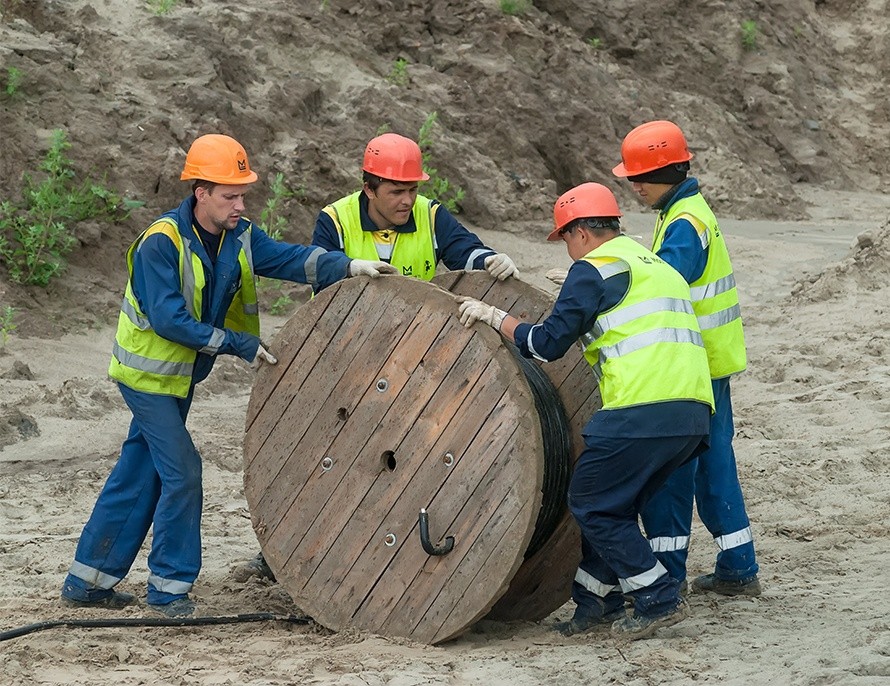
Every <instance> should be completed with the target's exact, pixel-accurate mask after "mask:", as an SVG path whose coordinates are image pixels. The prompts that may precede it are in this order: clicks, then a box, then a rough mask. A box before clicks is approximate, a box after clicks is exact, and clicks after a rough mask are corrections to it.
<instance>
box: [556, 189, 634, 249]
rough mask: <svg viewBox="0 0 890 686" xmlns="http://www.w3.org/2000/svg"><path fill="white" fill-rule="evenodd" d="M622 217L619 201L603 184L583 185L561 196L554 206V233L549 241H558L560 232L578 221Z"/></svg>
mask: <svg viewBox="0 0 890 686" xmlns="http://www.w3.org/2000/svg"><path fill="white" fill-rule="evenodd" d="M620 216H621V210H619V209H618V201H617V200H615V196H614V194H613V193H612V191H610V190H609V189H608V188H606V187H605V186H604V185H602V184H601V183H582V184H581V185H580V186H575V187H574V188H572V189H571V190H568V191H566V192H565V193H563V194H562V195H560V196H559V200H557V201H556V204H555V205H553V226H554V228H553V231H551V232H550V235H549V236H547V240H548V241H558V240H559V231H560V229H562V228H563V227H565V226H568V225H569V224H571V223H572V222H573V221H575V220H576V219H587V218H597V219H617V218H618V217H620Z"/></svg>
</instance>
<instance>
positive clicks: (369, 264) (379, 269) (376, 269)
mask: <svg viewBox="0 0 890 686" xmlns="http://www.w3.org/2000/svg"><path fill="white" fill-rule="evenodd" d="M398 273H399V270H398V269H396V268H395V267H393V266H392V265H391V264H387V263H386V262H380V261H379V260H353V261H352V262H350V263H349V276H370V277H371V278H372V279H376V278H377V277H378V276H380V275H381V274H398Z"/></svg>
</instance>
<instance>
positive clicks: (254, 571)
mask: <svg viewBox="0 0 890 686" xmlns="http://www.w3.org/2000/svg"><path fill="white" fill-rule="evenodd" d="M232 576H233V577H234V579H235V581H237V582H238V583H244V582H245V581H247V580H248V579H250V578H252V577H257V578H258V579H268V580H269V581H275V573H274V572H273V571H272V568H271V567H269V565H268V563H267V562H266V558H265V557H263V554H262V553H257V555H256V557H255V558H253V559H252V560H248V561H247V562H245V563H244V564H240V565H238V566H237V567H235V568H234V569H233V570H232Z"/></svg>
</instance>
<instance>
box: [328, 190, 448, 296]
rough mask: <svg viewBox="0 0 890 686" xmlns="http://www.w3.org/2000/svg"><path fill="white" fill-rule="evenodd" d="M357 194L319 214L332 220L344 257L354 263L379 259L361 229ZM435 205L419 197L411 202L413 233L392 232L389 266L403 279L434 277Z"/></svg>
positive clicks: (370, 238) (370, 236)
mask: <svg viewBox="0 0 890 686" xmlns="http://www.w3.org/2000/svg"><path fill="white" fill-rule="evenodd" d="M362 193H363V191H358V192H356V193H353V194H352V195H347V196H346V197H345V198H340V200H337V201H336V202H334V203H332V204H330V205H328V206H327V207H325V208H324V209H323V210H322V211H323V212H324V213H326V214H327V215H328V216H329V217H330V218H331V219H333V221H334V226H335V227H336V228H337V234H338V235H339V236H340V247H341V248H342V249H343V252H345V253H346V255H347V256H348V257H351V258H353V259H356V260H379V259H380V256H379V254H378V252H377V246H376V244H375V243H374V234H373V232H372V231H363V230H362V220H361V213H360V211H359V197H360V196H361V194H362ZM438 208H439V205H438V204H434V203H433V201H432V200H430V199H429V198H426V197H424V196H422V195H418V196H417V199H416V200H415V201H414V208H413V209H412V214H413V216H414V225H415V226H416V227H417V230H416V231H413V232H404V233H400V232H396V239H395V245H393V250H392V256H391V257H390V260H389V263H390V264H391V265H392V266H394V267H396V268H397V269H398V270H399V272H400V273H401V274H402V275H403V276H413V277H414V278H417V279H423V280H424V281H429V280H431V279H432V278H433V277H434V276H435V275H436V235H435V226H436V210H437V209H438Z"/></svg>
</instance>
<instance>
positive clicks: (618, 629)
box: [612, 600, 689, 641]
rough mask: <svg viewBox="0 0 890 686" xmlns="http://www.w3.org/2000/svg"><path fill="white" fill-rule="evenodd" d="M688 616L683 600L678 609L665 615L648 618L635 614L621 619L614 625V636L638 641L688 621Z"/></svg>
mask: <svg viewBox="0 0 890 686" xmlns="http://www.w3.org/2000/svg"><path fill="white" fill-rule="evenodd" d="M688 615H689V610H688V606H687V605H686V602H685V601H682V600H681V601H680V602H679V603H678V604H677V607H676V608H674V609H673V610H671V611H670V612H667V613H665V614H663V615H658V616H655V617H647V616H645V615H638V614H636V613H635V614H634V615H633V617H624V618H623V619H619V620H618V621H617V622H615V623H614V624H613V625H612V635H613V636H616V637H619V638H625V639H627V640H630V641H636V640H637V639H640V638H646V637H647V636H651V635H652V634H653V633H655V632H656V631H658V629H663V628H664V627H668V626H673V625H674V624H676V623H677V622H680V621H682V620H684V619H686V617H687V616H688Z"/></svg>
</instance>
